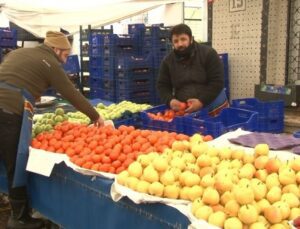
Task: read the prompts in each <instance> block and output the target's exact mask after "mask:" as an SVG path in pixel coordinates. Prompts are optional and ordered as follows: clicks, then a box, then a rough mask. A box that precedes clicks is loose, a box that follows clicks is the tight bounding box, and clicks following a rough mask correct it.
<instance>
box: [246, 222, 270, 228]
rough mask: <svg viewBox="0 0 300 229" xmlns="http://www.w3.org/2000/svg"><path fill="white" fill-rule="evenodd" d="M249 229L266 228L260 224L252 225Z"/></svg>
mask: <svg viewBox="0 0 300 229" xmlns="http://www.w3.org/2000/svg"><path fill="white" fill-rule="evenodd" d="M249 229H267V227H266V226H265V225H264V223H262V222H256V223H252V224H251V225H250V227H249Z"/></svg>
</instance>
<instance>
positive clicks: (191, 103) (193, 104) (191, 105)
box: [185, 99, 203, 113]
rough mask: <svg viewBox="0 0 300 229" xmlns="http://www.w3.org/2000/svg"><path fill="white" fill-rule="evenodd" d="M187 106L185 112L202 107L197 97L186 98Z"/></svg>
mask: <svg viewBox="0 0 300 229" xmlns="http://www.w3.org/2000/svg"><path fill="white" fill-rule="evenodd" d="M187 104H188V108H187V109H186V110H185V112H186V113H192V112H195V111H199V110H200V109H201V108H202V107H203V103H201V101H200V100H199V99H188V100H187Z"/></svg>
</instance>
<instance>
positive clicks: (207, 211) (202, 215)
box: [195, 205, 213, 221]
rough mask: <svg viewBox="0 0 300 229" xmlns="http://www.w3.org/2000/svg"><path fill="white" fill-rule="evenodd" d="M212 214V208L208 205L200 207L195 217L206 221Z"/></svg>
mask: <svg viewBox="0 0 300 229" xmlns="http://www.w3.org/2000/svg"><path fill="white" fill-rule="evenodd" d="M211 214H213V210H212V208H211V207H209V206H206V205H203V206H200V207H199V208H198V209H197V210H196V212H195V216H196V218H197V219H203V220H206V221H207V220H208V218H209V216H210V215H211Z"/></svg>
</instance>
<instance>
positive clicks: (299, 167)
mask: <svg viewBox="0 0 300 229" xmlns="http://www.w3.org/2000/svg"><path fill="white" fill-rule="evenodd" d="M291 167H292V169H293V170H295V171H296V172H299V171H300V157H297V158H296V159H294V160H293V161H292V165H291Z"/></svg>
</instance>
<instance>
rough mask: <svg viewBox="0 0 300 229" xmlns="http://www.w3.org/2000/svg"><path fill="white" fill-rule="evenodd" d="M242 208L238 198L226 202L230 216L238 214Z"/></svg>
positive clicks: (226, 209) (226, 211) (226, 210)
mask: <svg viewBox="0 0 300 229" xmlns="http://www.w3.org/2000/svg"><path fill="white" fill-rule="evenodd" d="M239 209H240V205H239V204H238V202H237V201H236V200H229V201H228V202H227V203H226V204H225V213H226V214H227V215H228V216H237V215H238V212H239Z"/></svg>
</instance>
